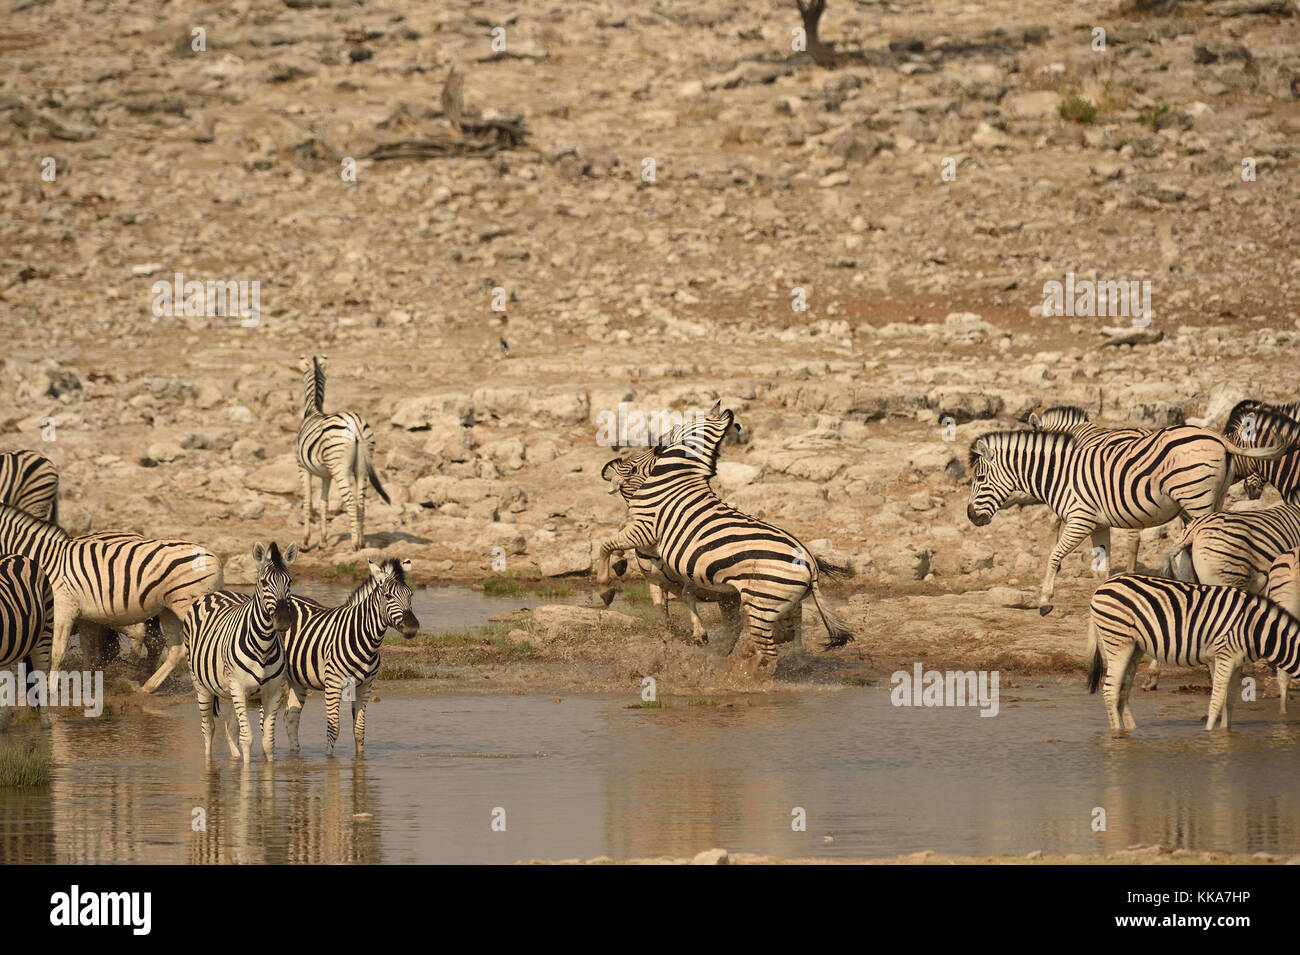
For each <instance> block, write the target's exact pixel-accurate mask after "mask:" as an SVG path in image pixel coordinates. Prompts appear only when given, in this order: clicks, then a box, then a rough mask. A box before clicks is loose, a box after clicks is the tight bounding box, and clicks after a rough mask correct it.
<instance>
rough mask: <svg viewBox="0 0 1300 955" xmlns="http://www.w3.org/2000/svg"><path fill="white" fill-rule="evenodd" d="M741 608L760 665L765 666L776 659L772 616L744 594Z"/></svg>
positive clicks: (741, 599)
mask: <svg viewBox="0 0 1300 955" xmlns="http://www.w3.org/2000/svg"><path fill="white" fill-rule="evenodd" d="M740 608H741V610H742V612H743V613H744V614H745V620H746V622H747V623H748V624H749V639H750V642H751V643H753V645H754V652H755V653H757V654H758V665H759V666H760V667H765V666H767V665H768V664H769V663H772V662H773V661H775V660H776V641H775V640H773V639H772V616H771V614H770V613H768V612H766V611H764V610H762V609H761V608H759V607H758V605H757V604H756V603H754V601H753V599H751V598H750V597H747V596H744V595H742V596H741V598H740Z"/></svg>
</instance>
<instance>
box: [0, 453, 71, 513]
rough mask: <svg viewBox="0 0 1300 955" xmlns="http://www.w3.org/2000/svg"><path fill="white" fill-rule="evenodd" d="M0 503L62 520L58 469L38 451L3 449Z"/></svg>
mask: <svg viewBox="0 0 1300 955" xmlns="http://www.w3.org/2000/svg"><path fill="white" fill-rule="evenodd" d="M0 504H8V505H9V506H10V507H16V508H18V509H19V510H20V511H26V512H27V513H28V514H31V515H32V516H34V517H39V518H40V519H41V520H43V521H49V522H50V523H51V524H57V523H58V522H59V472H58V471H56V470H55V469H54V464H53V463H52V462H51V461H50V459H49V458H45V457H41V455H39V454H37V453H36V452H35V451H0Z"/></svg>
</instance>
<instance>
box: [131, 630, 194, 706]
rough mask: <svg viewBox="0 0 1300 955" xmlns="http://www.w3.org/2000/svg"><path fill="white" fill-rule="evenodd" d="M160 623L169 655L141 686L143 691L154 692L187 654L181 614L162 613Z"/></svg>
mask: <svg viewBox="0 0 1300 955" xmlns="http://www.w3.org/2000/svg"><path fill="white" fill-rule="evenodd" d="M158 623H159V625H160V626H161V627H162V631H163V634H164V636H166V638H167V655H166V656H165V657H163V662H162V663H161V664H159V666H158V669H157V670H156V671H154V675H153V676H151V677H149V680H148V682H147V683H145V685H144V686H142V687H140V692H141V693H152V692H153V691H154V690H156V689H158V687H160V686H162V685H163V681H164V680H166V679H167V677H168V676H170V675H171V672H172V670H174V669H176V664H178V663H180V662H181V657H182V656H184V655H185V639H184V637H183V636H182V634H181V624H180V618H179V616H178V615H176V614H175V613H174V612H172V613H161V614H159V615H158Z"/></svg>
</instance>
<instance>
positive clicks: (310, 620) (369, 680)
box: [285, 558, 420, 756]
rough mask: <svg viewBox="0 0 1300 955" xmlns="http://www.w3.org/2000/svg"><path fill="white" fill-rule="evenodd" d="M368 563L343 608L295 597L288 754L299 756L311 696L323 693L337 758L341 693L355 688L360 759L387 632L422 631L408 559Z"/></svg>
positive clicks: (289, 636) (329, 747) (330, 748)
mask: <svg viewBox="0 0 1300 955" xmlns="http://www.w3.org/2000/svg"><path fill="white" fill-rule="evenodd" d="M369 564H370V579H369V580H367V581H366V582H365V583H364V584H362V585H361V586H360V587H358V588H357V589H356V590H355V591H354V592H353V593H352V596H350V597H348V602H347V603H346V604H344V605H343V606H341V607H333V608H329V609H327V608H325V607H322V606H321V605H320V604H318V603H316V602H315V601H312V600H306V599H304V598H302V597H293V598H291V600H290V603H291V606H292V608H293V623H292V624H291V625H290V627H289V630H288V632H287V633H286V634H285V653H286V655H287V657H288V664H289V665H288V681H289V696H288V705H289V713H288V718H287V720H286V722H285V725H286V727H287V728H288V731H289V749H290V750H291V751H292V752H297V751H298V722H299V720H301V719H302V706H303V703H305V702H306V701H307V691H308V690H309V689H311V690H323V691H324V692H325V717H326V723H327V726H326V746H325V753H326V755H333V753H334V741H335V740H336V739H338V736H339V703H340V702H341V700H342V696H343V688H344V686H345V685H348V684H352V685H354V686H355V688H356V699H355V700H354V701H353V703H352V722H353V725H352V736H353V739H354V740H355V741H356V744H357V755H358V756H360V755H361V753H362V750H363V749H364V746H365V738H366V704H367V703H368V702H369V701H370V687H371V685H372V684H373V683H374V682H375V677H376V676H377V675H378V674H379V647H380V644H382V643H383V641H384V633H385V632H386V631H387V630H388V628H389V627H392V628H393V629H395V630H396V631H397V632H398V633H400V634H401V635H402V636H404V637H406V638H408V639H409V638H411V637H414V636H415V635H416V634H417V633H418V632H419V631H420V621H419V620H417V619H416V617H415V614H414V613H413V612H412V611H411V597H412V594H411V588H410V586H409V585H408V584H407V582H406V574H407V572H408V571H409V570H410V569H411V562H410V561H409V560H404V561H401V562H400V563H399V562H398V561H396V560H394V559H392V558H389V559H386V560H385V561H384V562H383V563H382V564H375V563H374V562H373V561H370V562H369Z"/></svg>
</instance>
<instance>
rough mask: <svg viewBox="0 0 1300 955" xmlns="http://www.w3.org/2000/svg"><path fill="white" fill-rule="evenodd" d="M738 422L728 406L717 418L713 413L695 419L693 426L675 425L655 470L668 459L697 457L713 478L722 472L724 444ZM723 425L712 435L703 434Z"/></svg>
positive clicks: (654, 467)
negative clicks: (719, 461) (703, 431)
mask: <svg viewBox="0 0 1300 955" xmlns="http://www.w3.org/2000/svg"><path fill="white" fill-rule="evenodd" d="M735 423H736V416H735V414H734V412H732V411H731V409H729V408H728V409H724V410H723V411H722V412H721V413H720V414H718V415H717V416H716V417H713V416H712V415H710V416H706V417H705V418H703V419H700V420H697V421H695V422H693V423H692V424H691V425H690V426H687V425H685V424H683V425H682V426H681V427H680V428H674V429H673V434H672V438H671V439H670V443H669V444H668V445H666V446H664V447H662V448H660V449H659V451H658V453H657V454H656V456H655V458H654V462H653V465H652V468H651V473H653V472H654V471H657V470H658V469H659V463H660V462H662V461H664V460H671V459H676V460H682V459H684V458H693V459H695V460H697V461H702V462H703V468H702V470H703V471H704V473H705V476H706V477H709V478H712V477H714V476H715V475H716V474H717V473H718V458H719V456H720V455H721V454H722V445H723V443H724V442H725V441H726V440H727V435H728V434H729V433H730V432H731V429H732V427H733V426H734V425H735ZM719 425H720V426H721V430H720V431H719V432H718V433H717V434H716V435H712V436H702V435H701V434H700V431H701V430H705V429H709V428H715V427H718V426H719Z"/></svg>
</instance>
